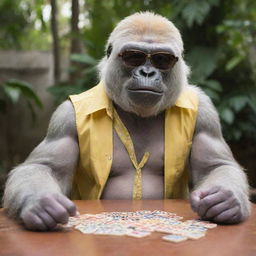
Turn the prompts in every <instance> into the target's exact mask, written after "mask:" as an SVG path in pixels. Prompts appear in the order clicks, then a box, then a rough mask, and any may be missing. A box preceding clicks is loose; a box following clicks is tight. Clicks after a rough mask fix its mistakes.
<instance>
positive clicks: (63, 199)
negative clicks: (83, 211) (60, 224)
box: [56, 195, 77, 216]
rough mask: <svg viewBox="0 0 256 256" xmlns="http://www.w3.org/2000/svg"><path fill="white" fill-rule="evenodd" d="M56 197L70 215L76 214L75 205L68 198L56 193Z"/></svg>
mask: <svg viewBox="0 0 256 256" xmlns="http://www.w3.org/2000/svg"><path fill="white" fill-rule="evenodd" d="M56 199H57V201H58V202H59V203H60V204H61V205H62V206H63V207H64V208H65V209H66V210H67V211H68V213H69V215H70V216H75V215H76V213H77V210H76V205H75V204H74V203H73V202H72V201H71V200H69V199H68V198H67V197H66V196H63V195H57V196H56Z"/></svg>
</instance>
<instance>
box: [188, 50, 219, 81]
mask: <svg viewBox="0 0 256 256" xmlns="http://www.w3.org/2000/svg"><path fill="white" fill-rule="evenodd" d="M186 59H187V61H188V63H189V65H190V66H191V69H192V77H191V79H192V81H193V83H195V84H198V83H202V82H203V81H205V80H207V78H208V77H209V76H210V75H211V74H212V73H213V72H214V71H215V69H216V68H217V63H218V61H219V59H220V52H219V50H217V49H215V48H209V47H203V46H201V47H200V46H196V47H194V48H192V49H191V50H190V52H188V54H187V58H186Z"/></svg>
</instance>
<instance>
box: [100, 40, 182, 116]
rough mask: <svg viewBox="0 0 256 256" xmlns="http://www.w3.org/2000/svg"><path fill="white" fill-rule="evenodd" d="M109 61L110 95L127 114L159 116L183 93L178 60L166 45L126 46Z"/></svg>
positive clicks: (127, 44) (134, 44)
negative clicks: (177, 73)
mask: <svg viewBox="0 0 256 256" xmlns="http://www.w3.org/2000/svg"><path fill="white" fill-rule="evenodd" d="M108 61H109V63H108V66H107V67H108V68H107V69H106V74H107V75H106V76H105V82H106V86H107V93H108V95H109V96H110V98H112V100H113V101H114V102H115V103H116V104H118V105H119V106H120V107H121V108H123V109H124V110H126V111H128V112H133V113H135V114H137V115H139V116H142V117H147V116H151V115H156V114H158V113H159V112H161V111H163V110H164V109H166V108H167V107H168V106H170V105H171V104H173V102H172V99H173V98H174V97H175V99H176V98H177V94H179V92H180V89H181V85H177V84H176V83H175V80H176V75H175V68H176V66H178V63H179V59H178V57H176V56H175V54H174V53H173V51H172V49H171V48H170V47H167V46H166V45H159V44H154V43H152V42H150V43H145V42H141V43H140V42H139V43H138V42H136V43H135V42H130V43H126V44H124V45H123V46H122V47H121V49H120V50H119V51H118V52H116V53H115V52H113V53H112V56H111V58H110V59H109V60H108ZM176 69H177V68H176Z"/></svg>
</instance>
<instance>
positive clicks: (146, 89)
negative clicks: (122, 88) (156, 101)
mask: <svg viewBox="0 0 256 256" xmlns="http://www.w3.org/2000/svg"><path fill="white" fill-rule="evenodd" d="M128 91H129V92H131V93H146V94H153V95H159V96H160V95H162V94H163V91H161V90H159V89H157V88H152V87H150V88H149V87H138V88H129V89H128Z"/></svg>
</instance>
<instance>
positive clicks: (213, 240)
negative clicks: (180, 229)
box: [0, 200, 256, 256]
mask: <svg viewBox="0 0 256 256" xmlns="http://www.w3.org/2000/svg"><path fill="white" fill-rule="evenodd" d="M75 203H76V204H77V206H78V209H79V211H80V213H81V214H83V213H100V212H103V211H135V210H139V209H143V210H156V209H159V210H164V211H170V212H175V213H177V214H178V215H180V216H183V217H184V219H193V218H196V217H197V216H196V215H195V213H193V212H192V210H191V209H190V206H189V203H188V202H186V201H183V200H143V201H130V200H103V201H75ZM161 236H163V234H161V233H156V232H155V233H153V234H151V235H150V236H148V237H145V238H133V237H127V236H121V237H119V236H106V235H103V236H102V235H85V234H82V233H80V232H79V231H77V230H71V231H67V230H60V231H53V232H32V231H27V230H24V228H23V227H22V226H20V225H19V224H17V223H15V222H14V221H12V220H10V219H8V218H7V217H6V215H5V212H4V210H3V209H2V210H0V255H1V256H21V255H24V256H32V255H33V256H37V255H42V256H50V255H54V256H66V255H67V256H80V255H85V256H91V255H93V256H99V255H100V256H101V255H104V256H108V255H111V256H115V255H116V256H126V255H127V256H128V255H129V256H137V255H138V256H142V255H143V256H144V255H145V256H151V255H152V256H158V255H159V256H165V255H175V256H179V255H182V256H187V255H188V256H194V255H195V256H200V255H204V256H213V255H214V256H236V255H238V256H253V255H256V205H252V215H251V217H250V218H249V219H248V220H247V221H245V222H244V223H242V224H239V225H228V226H218V227H217V228H215V229H213V230H209V231H207V234H206V236H205V237H203V238H201V239H199V240H187V241H185V242H181V243H178V244H174V243H170V242H167V241H164V240H162V239H161Z"/></svg>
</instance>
